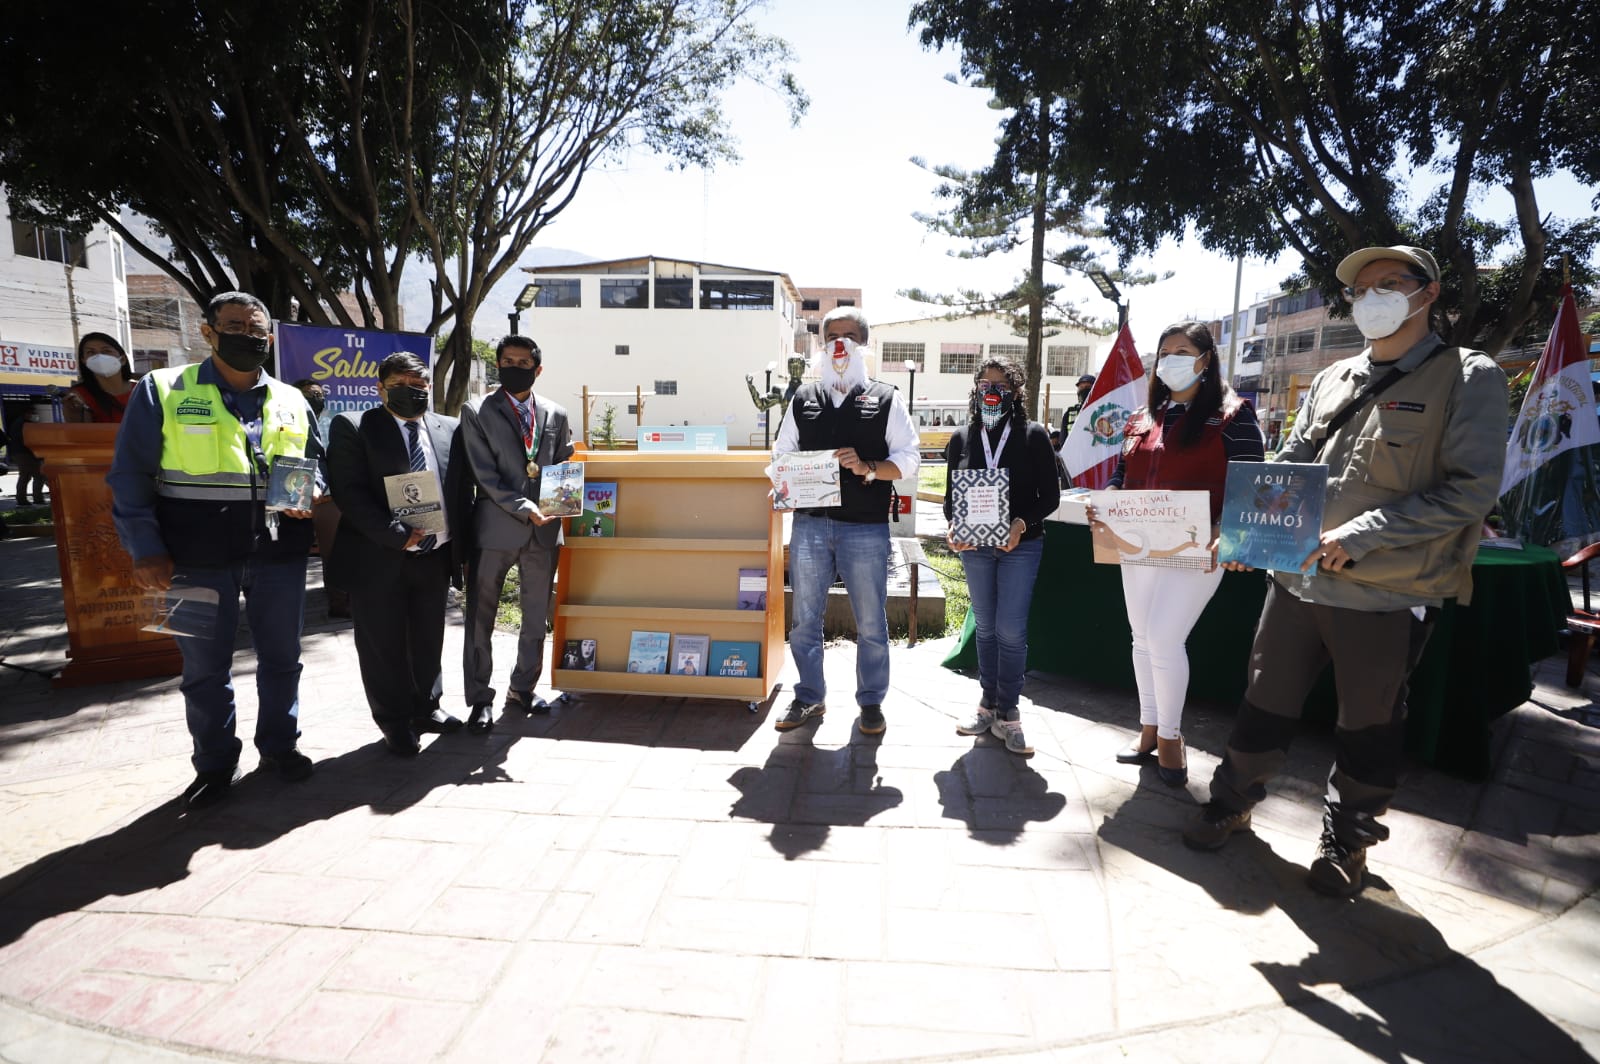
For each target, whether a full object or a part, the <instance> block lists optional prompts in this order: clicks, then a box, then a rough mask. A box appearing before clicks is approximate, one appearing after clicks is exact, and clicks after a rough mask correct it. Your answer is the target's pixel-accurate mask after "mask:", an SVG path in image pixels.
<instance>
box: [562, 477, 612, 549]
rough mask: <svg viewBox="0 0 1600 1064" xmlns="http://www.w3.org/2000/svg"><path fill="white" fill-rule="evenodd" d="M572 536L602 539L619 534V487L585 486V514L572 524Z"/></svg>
mask: <svg viewBox="0 0 1600 1064" xmlns="http://www.w3.org/2000/svg"><path fill="white" fill-rule="evenodd" d="M571 534H572V535H574V536H589V537H591V538H600V537H605V536H615V535H616V534H617V485H616V484H615V483H607V484H598V483H588V484H585V485H584V486H583V513H581V514H579V515H578V519H577V520H576V521H574V522H572V532H571Z"/></svg>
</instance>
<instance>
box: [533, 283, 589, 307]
mask: <svg viewBox="0 0 1600 1064" xmlns="http://www.w3.org/2000/svg"><path fill="white" fill-rule="evenodd" d="M538 285H539V295H538V297H537V298H535V299H534V301H533V305H534V306H536V307H577V306H581V305H582V303H583V298H582V295H581V294H580V293H581V291H582V286H581V284H580V283H579V281H578V279H577V278H576V277H550V278H543V277H541V278H539V280H538Z"/></svg>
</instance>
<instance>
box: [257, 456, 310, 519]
mask: <svg viewBox="0 0 1600 1064" xmlns="http://www.w3.org/2000/svg"><path fill="white" fill-rule="evenodd" d="M316 496H317V463H316V462H315V461H314V460H312V459H310V458H289V457H286V456H284V455H279V456H278V457H276V458H274V459H273V460H272V472H271V474H270V475H269V476H268V478H267V509H269V510H309V509H311V504H312V502H313V501H314V500H315V499H316Z"/></svg>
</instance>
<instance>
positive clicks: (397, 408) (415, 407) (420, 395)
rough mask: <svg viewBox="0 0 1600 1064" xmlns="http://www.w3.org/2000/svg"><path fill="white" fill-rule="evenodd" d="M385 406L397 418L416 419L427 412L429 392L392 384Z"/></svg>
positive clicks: (406, 385)
mask: <svg viewBox="0 0 1600 1064" xmlns="http://www.w3.org/2000/svg"><path fill="white" fill-rule="evenodd" d="M384 405H385V406H387V407H388V408H389V409H390V410H392V411H394V413H395V416H396V417H403V418H414V417H416V416H417V415H418V414H421V413H425V412H426V411H427V409H428V392H427V390H426V389H423V388H413V387H412V386H411V385H409V384H391V385H389V391H388V395H387V397H386V398H385V399H384Z"/></svg>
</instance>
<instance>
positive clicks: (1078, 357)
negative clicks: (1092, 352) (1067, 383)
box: [1044, 344, 1089, 377]
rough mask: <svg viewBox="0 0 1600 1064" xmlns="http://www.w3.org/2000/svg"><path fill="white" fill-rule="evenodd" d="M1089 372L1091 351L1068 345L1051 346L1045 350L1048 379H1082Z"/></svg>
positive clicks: (1045, 370)
mask: <svg viewBox="0 0 1600 1064" xmlns="http://www.w3.org/2000/svg"><path fill="white" fill-rule="evenodd" d="M1088 372H1089V349H1088V348H1087V347H1079V346H1073V345H1066V344H1051V345H1050V346H1049V347H1047V348H1045V350H1044V375H1045V376H1046V377H1081V376H1083V374H1085V373H1088Z"/></svg>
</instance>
